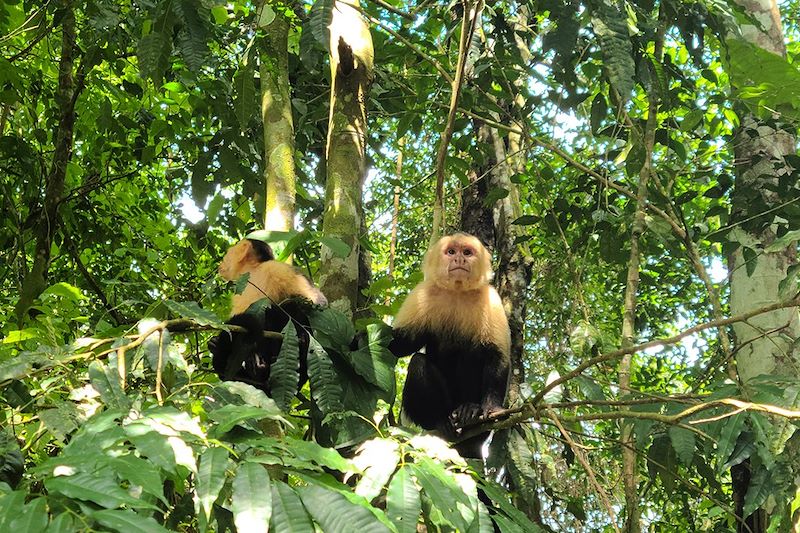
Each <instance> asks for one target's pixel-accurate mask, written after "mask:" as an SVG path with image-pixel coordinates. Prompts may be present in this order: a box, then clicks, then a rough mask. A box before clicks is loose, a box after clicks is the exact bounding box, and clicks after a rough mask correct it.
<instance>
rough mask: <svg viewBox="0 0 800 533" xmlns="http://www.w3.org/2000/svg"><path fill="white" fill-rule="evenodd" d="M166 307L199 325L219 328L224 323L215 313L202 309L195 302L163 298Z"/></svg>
mask: <svg viewBox="0 0 800 533" xmlns="http://www.w3.org/2000/svg"><path fill="white" fill-rule="evenodd" d="M164 305H166V306H167V309H169V310H170V311H172V312H173V313H175V314H176V315H178V316H179V317H182V318H188V319H190V320H193V321H195V322H197V323H198V324H199V325H201V326H212V327H215V328H221V327H222V326H223V325H224V324H223V322H222V321H221V320H220V319H219V317H218V316H217V315H215V314H214V313H212V312H211V311H209V310H208V309H203V308H202V307H200V306H199V305H198V303H197V302H191V301H190V302H176V301H174V300H164Z"/></svg>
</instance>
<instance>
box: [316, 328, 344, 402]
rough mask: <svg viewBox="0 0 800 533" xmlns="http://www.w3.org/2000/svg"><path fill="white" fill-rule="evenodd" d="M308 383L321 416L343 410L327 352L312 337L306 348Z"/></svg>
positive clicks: (338, 386)
mask: <svg viewBox="0 0 800 533" xmlns="http://www.w3.org/2000/svg"><path fill="white" fill-rule="evenodd" d="M308 381H309V383H310V385H311V396H312V398H314V401H315V402H316V404H317V407H318V408H319V410H320V411H322V414H323V415H325V416H327V415H329V414H332V413H340V412H341V411H342V410H343V407H342V401H341V398H342V386H341V384H340V383H339V376H338V375H337V374H336V370H335V369H334V368H333V363H332V362H331V359H330V357H329V356H328V354H327V352H326V351H325V349H324V348H323V347H322V346H321V345H320V343H319V342H317V340H316V339H315V338H314V337H311V339H310V342H309V347H308Z"/></svg>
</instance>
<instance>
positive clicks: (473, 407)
mask: <svg viewBox="0 0 800 533" xmlns="http://www.w3.org/2000/svg"><path fill="white" fill-rule="evenodd" d="M484 416H485V413H484V409H483V407H481V405H480V404H477V403H464V404H461V405H459V406H458V407H456V408H455V409H453V412H452V413H450V417H449V422H450V425H451V426H452V427H453V429H454V430H455V432H456V435H460V434H461V433H462V430H463V429H464V428H465V427H467V426H471V425H473V424H475V423H476V422H478V421H479V420H480V419H481V418H483V417H484Z"/></svg>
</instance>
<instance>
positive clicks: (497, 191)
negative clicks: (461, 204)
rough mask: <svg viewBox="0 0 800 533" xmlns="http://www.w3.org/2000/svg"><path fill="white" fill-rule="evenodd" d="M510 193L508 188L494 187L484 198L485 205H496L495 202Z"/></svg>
mask: <svg viewBox="0 0 800 533" xmlns="http://www.w3.org/2000/svg"><path fill="white" fill-rule="evenodd" d="M508 193H509V191H508V189H504V188H502V187H492V188H491V189H489V192H487V193H486V197H485V198H484V199H483V205H485V206H486V207H494V204H496V203H497V202H498V201H500V200H502V199H503V198H505V197H507V196H508Z"/></svg>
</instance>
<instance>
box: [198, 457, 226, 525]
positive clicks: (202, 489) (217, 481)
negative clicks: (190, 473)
mask: <svg viewBox="0 0 800 533" xmlns="http://www.w3.org/2000/svg"><path fill="white" fill-rule="evenodd" d="M227 466H228V451H227V450H225V449H224V448H209V449H207V450H206V451H205V452H203V454H202V455H201V456H200V464H199V466H198V468H197V482H196V493H197V500H198V502H199V505H200V510H201V511H202V512H203V513H204V514H205V519H206V520H210V519H211V509H212V508H213V506H214V502H215V501H217V497H218V496H219V493H220V491H221V490H222V487H223V486H224V485H225V469H226V468H227Z"/></svg>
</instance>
